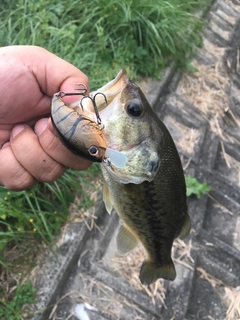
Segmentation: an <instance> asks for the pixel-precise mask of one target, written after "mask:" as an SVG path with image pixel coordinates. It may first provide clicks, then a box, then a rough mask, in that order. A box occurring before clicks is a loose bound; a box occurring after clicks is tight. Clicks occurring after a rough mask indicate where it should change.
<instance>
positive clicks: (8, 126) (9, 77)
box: [0, 46, 91, 190]
mask: <svg viewBox="0 0 240 320" xmlns="http://www.w3.org/2000/svg"><path fill="white" fill-rule="evenodd" d="M76 83H83V84H85V85H86V86H87V87H89V84H88V78H87V77H86V76H85V75H84V74H83V73H82V72H81V71H80V70H79V69H77V68H76V67H74V66H73V65H71V64H70V63H68V62H66V61H64V60H62V59H60V58H59V57H57V56H55V55H54V54H52V53H50V52H49V51H47V50H45V49H43V48H40V47H35V46H10V47H2V48H0V97H1V102H0V184H1V185H4V186H6V187H7V188H8V189H10V190H24V189H27V188H30V187H32V186H33V185H35V184H36V183H37V182H38V181H42V182H51V181H54V180H56V179H57V178H59V177H60V176H61V175H62V174H63V173H64V171H65V170H66V167H70V168H73V169H76V170H82V169H86V168H87V167H88V166H89V165H90V164H91V163H90V162H89V161H87V160H84V159H82V158H80V157H78V156H75V155H73V154H72V153H71V152H70V151H69V150H68V149H67V148H66V147H65V146H63V145H62V143H61V142H60V140H59V139H58V138H57V137H56V134H55V132H54V129H53V126H52V123H51V119H50V118H49V116H50V105H51V99H52V96H53V94H54V93H56V92H58V91H60V90H61V91H73V90H74V85H75V84H76ZM74 100H76V97H75V98H74V97H66V99H65V102H66V103H70V102H72V101H74Z"/></svg>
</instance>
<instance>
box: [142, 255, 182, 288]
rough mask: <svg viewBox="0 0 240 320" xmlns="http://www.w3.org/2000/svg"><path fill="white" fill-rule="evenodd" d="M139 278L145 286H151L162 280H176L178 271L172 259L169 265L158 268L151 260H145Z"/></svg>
mask: <svg viewBox="0 0 240 320" xmlns="http://www.w3.org/2000/svg"><path fill="white" fill-rule="evenodd" d="M139 278H140V281H141V283H142V284H144V285H150V284H151V283H153V282H155V281H156V280H157V279H160V278H163V279H166V280H174V279H175V278H176V270H175V267H174V264H173V261H172V259H171V260H170V262H169V263H168V264H166V265H161V266H158V265H156V264H155V263H154V262H151V261H149V260H145V261H144V262H143V264H142V267H141V270H140V276H139Z"/></svg>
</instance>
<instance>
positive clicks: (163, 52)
mask: <svg viewBox="0 0 240 320" xmlns="http://www.w3.org/2000/svg"><path fill="white" fill-rule="evenodd" d="M207 5H210V1H209V0H198V1H195V0H168V1H164V0H161V1H159V0H122V1H119V0H94V1H91V0H88V1H86V0H85V1H84V0H83V1H79V0H78V1H76V0H73V1H65V0H58V1H57V0H52V1H48V0H40V1H34V0H18V1H13V0H9V1H8V2H5V5H3V9H2V10H1V12H0V45H1V46H4V45H17V44H31V45H39V46H42V47H44V48H46V49H48V50H50V51H51V52H53V53H55V54H57V55H59V56H60V57H62V58H64V59H66V60H68V61H69V62H71V63H73V64H74V65H76V66H77V67H78V68H80V69H82V70H83V71H84V72H85V73H86V74H87V75H88V76H89V78H90V80H91V87H92V88H96V87H99V86H102V85H103V84H105V83H106V82H108V81H109V80H110V79H112V78H113V77H114V76H115V75H116V73H117V72H118V71H119V69H121V68H123V67H124V68H126V69H127V70H128V71H129V72H130V74H131V76H132V77H134V78H135V77H137V76H139V75H147V76H156V75H159V70H160V69H162V68H163V67H165V66H166V65H168V64H169V62H170V61H172V60H174V61H175V62H176V63H178V64H181V65H184V64H185V56H186V55H189V54H191V53H192V52H193V50H194V49H195V48H196V46H198V45H199V44H200V43H201V35H200V31H201V26H202V21H201V20H199V19H198V18H197V17H196V16H195V15H194V13H195V12H196V11H197V10H199V9H203V8H205V7H206V6H207Z"/></svg>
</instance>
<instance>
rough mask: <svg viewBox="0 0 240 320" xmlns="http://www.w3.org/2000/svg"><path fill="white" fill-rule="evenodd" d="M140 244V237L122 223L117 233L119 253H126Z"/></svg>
mask: <svg viewBox="0 0 240 320" xmlns="http://www.w3.org/2000/svg"><path fill="white" fill-rule="evenodd" d="M137 244H138V239H137V238H136V237H135V235H134V234H133V233H132V232H131V231H129V230H128V229H127V228H126V226H125V225H121V226H120V228H119V230H118V235H117V249H118V252H119V253H122V254H125V253H128V252H129V251H131V250H132V249H134V248H135V247H136V245H137Z"/></svg>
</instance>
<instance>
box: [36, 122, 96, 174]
mask: <svg viewBox="0 0 240 320" xmlns="http://www.w3.org/2000/svg"><path fill="white" fill-rule="evenodd" d="M35 132H36V134H37V135H38V138H39V142H40V144H41V146H42V148H43V150H44V151H45V152H46V153H47V154H48V155H49V156H50V157H51V158H53V159H54V160H55V161H57V162H59V163H61V164H62V165H64V166H66V167H69V168H72V169H75V170H84V169H87V168H88V167H89V166H90V165H91V162H90V161H88V160H85V159H83V158H81V157H78V156H76V155H74V154H73V153H72V152H71V151H69V150H68V149H67V148H66V147H65V146H64V145H63V144H62V142H61V141H60V140H59V138H58V137H57V136H56V132H55V130H54V128H53V127H52V123H51V120H50V119H41V120H39V121H38V122H37V123H36V125H35Z"/></svg>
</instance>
